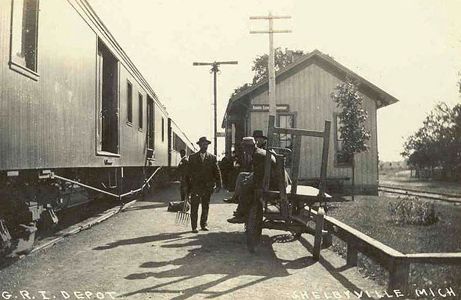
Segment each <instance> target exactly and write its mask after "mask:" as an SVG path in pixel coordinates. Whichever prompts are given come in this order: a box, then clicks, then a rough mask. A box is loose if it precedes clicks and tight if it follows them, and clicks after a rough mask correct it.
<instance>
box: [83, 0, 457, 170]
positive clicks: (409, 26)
mask: <svg viewBox="0 0 461 300" xmlns="http://www.w3.org/2000/svg"><path fill="white" fill-rule="evenodd" d="M88 1H89V3H90V4H91V5H92V7H93V8H94V9H95V11H96V12H97V13H98V15H99V16H100V18H101V19H102V20H103V22H104V23H105V24H106V26H107V27H108V28H109V30H110V31H111V33H112V34H113V35H114V36H115V38H116V39H117V40H118V42H119V43H120V44H121V46H122V47H123V48H124V50H125V52H126V53H127V54H128V55H129V56H130V58H131V59H132V61H133V62H134V63H135V65H136V66H137V67H138V69H139V70H140V71H141V73H142V74H143V75H144V77H145V78H146V79H147V80H148V81H149V83H150V85H151V86H152V87H153V89H154V90H155V92H156V94H157V95H158V97H159V100H160V101H161V102H162V103H163V104H164V105H165V106H166V108H167V111H168V112H169V114H170V116H171V117H172V118H173V119H174V120H175V121H176V123H177V124H178V125H179V126H180V127H181V128H182V129H183V131H184V132H185V133H186V134H187V135H188V136H189V138H190V139H191V140H192V141H194V142H195V141H196V140H198V138H199V137H200V136H207V137H209V138H210V139H211V138H212V136H213V106H212V104H213V77H212V74H211V73H210V72H209V71H210V70H209V68H208V67H197V66H192V63H193V62H195V61H199V62H213V61H228V60H236V61H238V65H227V66H226V65H225V66H222V67H221V72H220V73H219V74H218V105H217V106H218V130H219V131H223V129H221V128H220V125H221V122H222V118H223V114H224V111H225V108H226V105H227V102H228V99H229V97H230V95H231V94H232V92H233V90H234V89H235V88H237V87H239V86H240V85H242V84H244V83H246V82H251V80H252V78H253V75H254V74H253V73H252V72H251V65H252V61H253V60H254V58H255V57H256V56H258V55H262V54H265V53H268V36H267V35H262V34H250V33H249V31H250V30H264V29H266V28H267V21H260V20H257V21H255V20H251V21H250V20H249V17H250V16H259V15H267V14H268V12H269V11H271V12H272V14H274V15H289V16H291V19H289V20H277V21H275V26H274V27H275V29H289V30H292V33H286V34H277V35H276V36H275V39H274V44H275V45H274V46H275V47H281V48H282V49H285V48H288V49H299V50H303V51H305V52H309V51H312V50H314V49H318V50H320V51H322V52H323V53H326V54H328V55H330V56H332V57H333V58H334V59H335V60H336V61H338V62H339V63H341V64H343V65H344V66H346V67H347V68H349V69H350V70H352V71H354V72H356V73H357V74H359V75H360V76H362V77H364V78H366V79H367V80H369V81H371V82H372V83H374V84H375V85H377V86H378V87H380V88H381V89H383V90H384V91H386V92H387V93H389V94H391V95H393V96H394V97H396V98H397V99H399V100H400V101H399V102H398V103H396V104H393V105H390V106H388V107H385V108H382V109H379V110H378V151H379V159H380V160H382V161H397V160H401V159H402V157H401V156H400V152H401V151H402V144H403V142H404V140H405V138H406V137H408V136H409V135H411V134H412V133H413V132H415V131H416V130H417V129H418V128H419V127H420V126H421V124H422V121H423V120H424V118H425V116H426V115H427V114H428V112H429V111H430V110H431V109H432V108H433V107H434V105H435V104H436V103H437V102H438V101H444V102H447V103H448V104H449V105H451V106H453V105H455V104H456V103H459V102H460V101H461V98H460V96H459V93H458V87H457V81H458V80H459V75H458V73H459V72H460V71H461V18H459V15H461V0H440V1H437V0H432V1H426V0H424V1H416V0H406V1H401V0H387V1H375V0H348V1H343V0H337V1H336V0H326V1H311V0H285V1H279V0H277V1H276V0H264V1H262V0H232V1H224V0H193V1H192V0H191V1H179V0H164V1H159V0H88ZM212 147H213V145H211V147H210V150H211V149H213V148H212ZM223 151H224V139H223V138H221V139H220V141H219V142H218V153H222V152H223Z"/></svg>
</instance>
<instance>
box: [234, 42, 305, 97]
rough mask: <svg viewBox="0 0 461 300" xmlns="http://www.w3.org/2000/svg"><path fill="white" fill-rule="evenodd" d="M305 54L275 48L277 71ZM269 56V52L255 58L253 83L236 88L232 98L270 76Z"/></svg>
mask: <svg viewBox="0 0 461 300" xmlns="http://www.w3.org/2000/svg"><path fill="white" fill-rule="evenodd" d="M302 55H304V52H303V51H302V50H289V49H285V51H282V50H281V49H280V48H277V49H275V57H274V61H275V71H276V72H277V71H279V70H281V69H283V68H285V67H286V66H288V65H289V64H291V63H292V62H293V61H295V60H296V59H297V58H298V57H300V56H302ZM268 57H269V56H268V55H267V54H263V55H258V56H257V57H256V58H255V59H254V60H253V66H252V67H251V70H252V71H253V72H255V74H254V76H253V80H252V83H245V84H244V85H242V86H240V87H238V88H236V89H235V90H234V92H233V93H232V95H231V98H232V97H234V96H235V95H237V94H238V93H240V92H242V91H244V90H246V89H247V88H249V87H251V86H253V85H255V84H257V83H259V82H261V81H263V80H265V79H267V78H268V70H267V60H268V59H269V58H268Z"/></svg>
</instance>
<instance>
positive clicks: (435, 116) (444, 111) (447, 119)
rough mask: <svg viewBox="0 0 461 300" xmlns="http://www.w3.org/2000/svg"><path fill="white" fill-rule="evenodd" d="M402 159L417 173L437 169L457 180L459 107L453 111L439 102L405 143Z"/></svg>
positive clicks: (460, 148) (460, 149) (460, 146)
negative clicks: (406, 159) (403, 157)
mask: <svg viewBox="0 0 461 300" xmlns="http://www.w3.org/2000/svg"><path fill="white" fill-rule="evenodd" d="M403 146H404V151H403V152H402V153H401V155H402V156H405V157H408V162H409V164H410V166H411V167H413V168H415V169H416V170H417V171H420V170H424V169H429V170H430V176H431V177H432V176H433V170H434V168H436V167H439V168H441V169H442V175H443V177H444V178H446V177H450V178H452V177H456V176H459V175H460V174H459V173H460V168H461V104H457V105H455V106H454V107H453V108H451V107H449V106H448V105H447V104H446V103H443V102H439V103H437V104H436V105H435V107H434V108H433V109H432V111H431V112H430V113H429V114H428V115H427V116H426V119H425V120H424V121H423V126H422V127H421V128H419V129H418V130H417V131H416V132H415V133H414V134H413V135H411V136H409V137H408V138H407V140H406V141H405V143H404V145H403Z"/></svg>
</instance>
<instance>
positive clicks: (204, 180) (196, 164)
mask: <svg viewBox="0 0 461 300" xmlns="http://www.w3.org/2000/svg"><path fill="white" fill-rule="evenodd" d="M188 173H189V177H190V184H191V192H192V193H202V192H210V193H211V192H213V188H214V186H215V184H216V186H218V187H221V183H222V180H221V171H220V170H219V167H218V164H217V161H216V156H214V155H213V154H210V153H208V152H205V159H204V160H203V162H202V158H201V157H200V152H197V153H194V154H191V155H190V156H189V166H188Z"/></svg>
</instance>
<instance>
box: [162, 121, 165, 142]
mask: <svg viewBox="0 0 461 300" xmlns="http://www.w3.org/2000/svg"><path fill="white" fill-rule="evenodd" d="M164 141H165V119H164V118H163V117H162V142H164Z"/></svg>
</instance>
